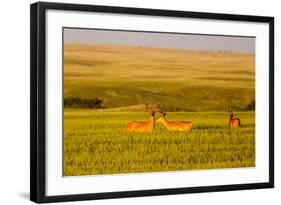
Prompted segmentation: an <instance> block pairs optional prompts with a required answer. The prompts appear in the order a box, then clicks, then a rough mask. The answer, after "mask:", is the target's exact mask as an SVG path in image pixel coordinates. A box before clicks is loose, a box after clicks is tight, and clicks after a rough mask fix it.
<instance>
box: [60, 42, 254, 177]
mask: <svg viewBox="0 0 281 205" xmlns="http://www.w3.org/2000/svg"><path fill="white" fill-rule="evenodd" d="M64 97H65V98H68V99H70V98H73V97H78V98H81V99H95V98H98V99H101V100H102V104H101V107H102V109H86V108H84V109H82V108H75V109H73V108H65V110H64V170H63V171H64V175H65V176H76V175H94V174H116V173H133V172H153V171H174V170H189V169H211V168H233V167H253V166H255V112H254V109H253V107H251V106H250V105H253V102H254V101H255V55H252V54H243V53H230V52H215V51H194V50H177V49H160V48H149V47H134V46H117V45H94V44H93V45H78V44H66V45H65V47H64ZM144 103H148V104H153V103H156V104H161V105H162V107H163V109H164V110H165V111H166V112H167V117H166V118H167V119H168V120H170V119H171V120H190V121H192V123H193V130H192V131H190V132H171V131H167V130H166V129H165V128H164V127H163V126H162V125H161V124H156V128H155V130H154V131H153V132H152V133H129V132H127V130H126V125H127V123H128V122H129V121H133V120H146V119H148V113H147V112H145V111H144ZM228 109H232V110H233V111H234V115H235V116H239V117H240V118H241V127H239V128H238V129H229V128H228V116H227V110H228ZM157 117H158V116H157Z"/></svg>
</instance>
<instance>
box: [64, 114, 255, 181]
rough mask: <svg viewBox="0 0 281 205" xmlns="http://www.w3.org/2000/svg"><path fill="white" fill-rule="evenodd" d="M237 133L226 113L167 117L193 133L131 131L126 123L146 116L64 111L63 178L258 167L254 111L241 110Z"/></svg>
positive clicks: (171, 115)
mask: <svg viewBox="0 0 281 205" xmlns="http://www.w3.org/2000/svg"><path fill="white" fill-rule="evenodd" d="M237 114H238V115H239V116H240V118H241V121H242V126H241V127H240V128H239V129H230V128H228V117H227V113H226V112H170V113H167V119H176V120H181V119H185V120H186V119H192V122H193V124H194V129H193V130H192V131H190V132H171V131H167V130H166V129H165V128H164V127H163V126H162V125H161V124H156V129H155V130H154V132H152V133H129V132H127V130H126V124H127V122H128V121H131V120H141V119H143V120H145V119H146V118H147V117H148V116H147V113H141V112H123V111H121V112H119V111H94V110H87V109H84V110H82V109H66V110H65V114H64V119H65V127H64V128H65V129H64V175H65V176H76V175H94V174H116V173H131V172H153V171H174V170H190V169H210V168H233V167H254V166H255V122H254V112H252V111H249V112H244V111H243V112H238V113H237Z"/></svg>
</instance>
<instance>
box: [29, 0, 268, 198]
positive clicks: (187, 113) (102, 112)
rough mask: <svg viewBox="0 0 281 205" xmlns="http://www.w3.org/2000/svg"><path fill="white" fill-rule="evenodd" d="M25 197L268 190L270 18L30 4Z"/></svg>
mask: <svg viewBox="0 0 281 205" xmlns="http://www.w3.org/2000/svg"><path fill="white" fill-rule="evenodd" d="M30 20H31V36H30V45H31V106H30V108H31V114H30V117H31V139H30V143H31V146H30V147H31V153H30V160H31V163H30V164H31V167H30V193H31V194H30V198H31V200H32V201H34V202H38V203H43V202H59V201H74V200H95V199H109V198H122V197H139V196H154V195H168V194H185V193H197V192H213V191H229V190H245V189H259V188H273V187H274V18H273V17H264V16H248V15H233V14H231V15H230V14H216V13H202V12H187V11H174V10H155V9H144V8H125V7H108V6H95V5H79V4H62V3H43V2H40V3H35V4H32V5H31V17H30Z"/></svg>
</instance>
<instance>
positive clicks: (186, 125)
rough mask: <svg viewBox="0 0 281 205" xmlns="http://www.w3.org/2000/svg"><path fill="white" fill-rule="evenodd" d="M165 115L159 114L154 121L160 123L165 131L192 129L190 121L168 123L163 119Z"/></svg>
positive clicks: (163, 113)
mask: <svg viewBox="0 0 281 205" xmlns="http://www.w3.org/2000/svg"><path fill="white" fill-rule="evenodd" d="M165 116H166V113H165V112H162V111H161V112H160V117H159V118H158V119H157V120H156V122H160V123H162V124H163V125H164V126H165V127H166V128H167V130H173V131H176V130H177V131H188V130H191V129H192V122H190V121H168V120H166V119H165Z"/></svg>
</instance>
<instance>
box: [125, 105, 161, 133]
mask: <svg viewBox="0 0 281 205" xmlns="http://www.w3.org/2000/svg"><path fill="white" fill-rule="evenodd" d="M145 106H146V110H147V111H148V112H149V114H150V118H149V120H146V121H132V122H129V123H128V124H127V130H128V131H129V132H152V130H153V129H154V127H155V112H159V111H160V105H151V106H148V105H147V104H145Z"/></svg>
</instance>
